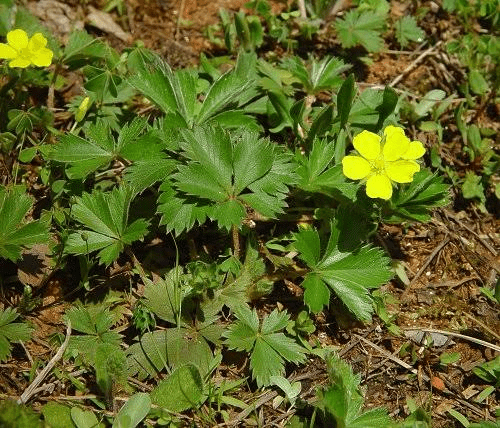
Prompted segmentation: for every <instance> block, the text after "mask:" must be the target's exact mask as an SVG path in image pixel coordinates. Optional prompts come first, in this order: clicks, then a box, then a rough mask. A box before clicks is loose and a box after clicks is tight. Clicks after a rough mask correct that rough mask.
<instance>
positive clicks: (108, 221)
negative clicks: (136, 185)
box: [65, 186, 148, 265]
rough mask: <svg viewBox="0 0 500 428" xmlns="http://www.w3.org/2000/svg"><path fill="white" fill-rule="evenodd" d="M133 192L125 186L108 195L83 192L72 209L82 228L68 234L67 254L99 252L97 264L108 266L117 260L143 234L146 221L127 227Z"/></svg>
mask: <svg viewBox="0 0 500 428" xmlns="http://www.w3.org/2000/svg"><path fill="white" fill-rule="evenodd" d="M131 200H132V190H131V189H130V188H128V187H126V186H121V187H119V188H115V189H113V190H112V191H111V192H109V193H104V192H101V191H99V190H95V191H94V192H92V193H91V194H88V193H84V194H83V196H82V197H81V198H78V199H77V203H76V204H75V205H74V206H73V207H72V210H71V214H72V217H73V218H74V219H75V220H76V221H78V222H80V223H81V224H82V225H83V226H84V227H85V229H81V230H80V231H78V232H73V233H71V234H70V235H69V237H68V239H67V241H66V243H65V244H66V245H65V251H66V252H67V253H70V254H88V253H91V252H93V251H97V250H100V251H99V253H98V256H99V259H100V262H101V263H102V264H105V265H110V264H111V263H112V262H113V261H114V260H116V259H117V258H118V255H119V254H120V252H121V251H122V250H123V249H124V247H125V245H129V244H131V243H132V242H134V241H137V240H140V239H142V238H143V237H144V235H146V233H147V228H148V222H147V221H146V220H144V219H138V220H136V221H135V222H133V223H132V224H128V214H129V208H130V202H131Z"/></svg>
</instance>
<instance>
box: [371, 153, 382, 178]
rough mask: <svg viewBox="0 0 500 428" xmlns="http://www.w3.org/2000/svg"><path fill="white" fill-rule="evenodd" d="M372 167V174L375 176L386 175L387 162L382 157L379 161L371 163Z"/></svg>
mask: <svg viewBox="0 0 500 428" xmlns="http://www.w3.org/2000/svg"><path fill="white" fill-rule="evenodd" d="M370 165H371V167H372V172H374V173H375V174H384V173H385V161H384V158H383V157H382V156H379V157H378V158H377V159H375V160H372V161H371V162H370Z"/></svg>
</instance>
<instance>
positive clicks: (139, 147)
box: [48, 117, 171, 181]
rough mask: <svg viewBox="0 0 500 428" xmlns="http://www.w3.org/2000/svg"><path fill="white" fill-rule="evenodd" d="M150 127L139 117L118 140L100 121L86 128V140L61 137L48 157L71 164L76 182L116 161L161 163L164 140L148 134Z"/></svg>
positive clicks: (70, 175)
mask: <svg viewBox="0 0 500 428" xmlns="http://www.w3.org/2000/svg"><path fill="white" fill-rule="evenodd" d="M146 126H147V122H146V119H145V118H140V117H136V118H134V120H132V121H131V122H130V123H128V124H126V125H124V126H123V127H121V128H120V132H119V134H118V137H117V138H115V137H114V136H113V135H112V134H111V130H110V127H109V124H108V123H107V122H105V121H103V120H99V121H98V122H97V123H96V124H91V125H90V126H89V127H88V128H87V129H86V131H85V134H86V138H81V137H78V136H77V135H73V134H65V135H63V136H61V137H60V139H59V143H58V144H56V145H55V146H54V147H53V148H52V150H51V151H50V152H49V153H48V158H49V159H52V160H55V161H57V162H62V163H65V164H67V165H68V169H67V175H68V177H69V178H72V179H80V178H85V177H86V176H87V175H88V174H90V173H91V172H94V171H97V170H98V169H100V168H102V167H105V166H107V165H108V164H109V163H110V162H111V161H113V160H116V159H122V158H125V159H127V160H130V161H134V162H153V163H154V162H156V163H158V162H161V161H162V160H163V158H165V154H164V153H162V149H163V147H162V145H161V141H160V140H159V138H158V137H156V136H155V135H153V134H152V133H145V134H144V130H145V129H146ZM169 166H171V165H169ZM136 174H137V171H136ZM149 174H151V172H150V173H149ZM144 175H147V173H145V174H144ZM139 179H143V178H142V177H138V178H137V181H139Z"/></svg>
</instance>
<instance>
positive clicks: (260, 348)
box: [224, 305, 305, 387]
mask: <svg viewBox="0 0 500 428" xmlns="http://www.w3.org/2000/svg"><path fill="white" fill-rule="evenodd" d="M234 314H235V315H236V317H237V318H238V320H237V321H236V322H234V323H233V324H231V325H230V326H229V328H228V330H227V331H226V332H225V333H224V336H225V337H226V342H225V343H226V345H227V346H228V347H229V348H230V349H236V350H239V351H247V352H251V356H250V368H251V369H252V377H253V378H254V379H255V380H256V382H257V385H258V386H259V387H261V386H265V385H270V384H271V376H280V375H283V374H284V373H285V362H286V361H288V362H293V363H301V362H304V360H305V349H303V348H302V347H301V346H299V345H298V344H297V343H296V342H295V341H294V340H293V339H291V338H289V337H287V336H285V334H284V333H282V332H280V331H281V330H283V329H284V328H285V327H286V325H287V324H288V321H289V320H290V316H289V315H288V313H287V312H286V311H283V312H278V310H276V309H275V310H274V311H273V312H271V313H270V314H269V315H268V316H266V317H265V318H264V319H263V321H262V324H260V323H259V317H258V315H257V311H256V310H255V309H254V310H251V309H250V308H249V307H248V306H247V305H242V306H240V307H237V308H235V309H234Z"/></svg>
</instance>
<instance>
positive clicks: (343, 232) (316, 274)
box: [294, 209, 393, 320]
mask: <svg viewBox="0 0 500 428" xmlns="http://www.w3.org/2000/svg"><path fill="white" fill-rule="evenodd" d="M350 215H351V214H350V210H348V209H338V210H337V213H336V217H335V219H334V220H333V221H332V222H331V223H330V238H329V240H328V243H327V246H326V249H325V251H324V254H323V257H322V258H321V259H320V260H319V261H317V262H314V258H312V257H311V256H309V255H308V253H307V251H308V250H306V253H305V258H303V256H302V255H301V256H300V257H301V258H303V260H304V261H306V264H307V265H308V267H309V268H311V269H312V272H311V273H309V274H307V275H306V276H305V278H304V282H305V286H306V287H308V291H307V293H306V294H305V295H304V301H305V303H306V304H307V305H308V306H309V307H310V309H311V310H314V311H315V312H318V311H319V310H320V309H321V308H320V304H321V303H325V298H326V297H327V296H328V293H327V292H326V290H325V289H324V287H321V286H320V283H319V281H318V279H321V281H323V282H324V283H325V284H326V285H327V286H328V287H329V288H330V290H331V291H333V292H334V293H335V294H336V296H337V297H338V298H339V299H340V301H341V302H342V303H343V304H344V305H345V306H346V307H347V308H348V309H349V310H350V311H351V312H352V314H353V315H354V316H355V317H356V318H358V319H360V320H370V319H371V314H372V312H373V300H372V297H371V295H370V294H369V289H370V288H377V287H379V286H380V285H382V284H383V283H385V282H386V281H388V280H389V279H390V278H391V277H392V275H393V274H392V272H391V269H390V267H389V259H387V258H386V257H384V255H383V253H382V252H381V251H380V250H378V249H376V248H371V247H369V246H366V245H365V246H361V241H362V239H364V238H365V237H366V232H365V233H362V232H361V233H358V234H356V233H353V230H354V228H353V227H352V226H348V225H349V224H351V225H352V224H353V222H352V220H351V219H350V217H349V216H350ZM314 234H315V235H317V236H313V235H314ZM294 236H295V239H296V241H297V242H298V243H299V248H301V249H304V247H305V245H304V242H317V241H318V240H319V234H318V232H317V231H316V230H313V231H300V232H299V233H296V234H295V235H294ZM315 245H317V244H315ZM313 262H314V263H313ZM316 293H318V294H316ZM309 299H310V300H309Z"/></svg>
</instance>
